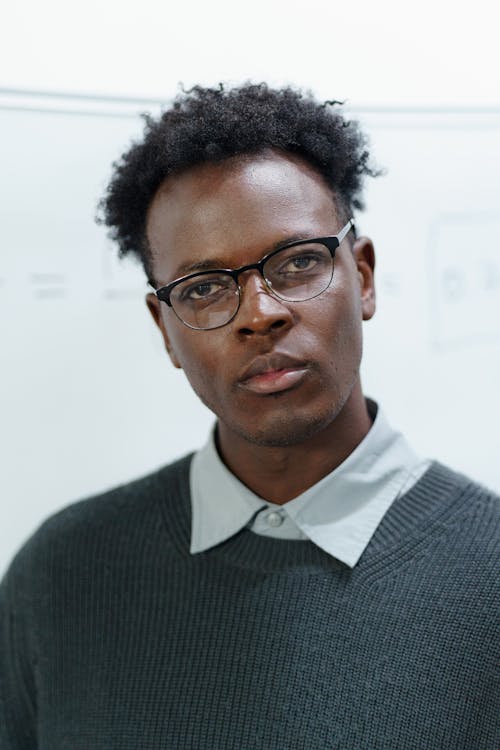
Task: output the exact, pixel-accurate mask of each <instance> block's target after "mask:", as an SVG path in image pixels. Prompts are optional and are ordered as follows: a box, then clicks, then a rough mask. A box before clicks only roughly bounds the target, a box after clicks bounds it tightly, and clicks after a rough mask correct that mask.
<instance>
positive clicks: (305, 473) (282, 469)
mask: <svg viewBox="0 0 500 750" xmlns="http://www.w3.org/2000/svg"><path fill="white" fill-rule="evenodd" d="M371 425H372V422H371V419H370V416H369V414H368V410H367V408H366V402H365V399H364V397H363V394H362V391H361V385H360V383H359V382H358V383H357V385H356V386H355V388H354V389H353V391H352V393H351V395H350V397H349V399H348V401H347V402H346V403H345V404H344V406H343V407H342V409H341V410H340V412H339V413H338V414H337V416H336V417H335V419H333V420H332V422H331V423H330V424H329V425H328V426H327V427H326V428H324V429H323V430H321V431H320V432H318V433H316V434H315V435H314V436H312V437H311V438H308V439H307V440H306V441H303V442H300V443H297V444H295V445H287V446H285V447H274V446H272V447H270V446H264V445H257V444H255V443H252V442H250V441H249V440H247V439H245V438H244V437H242V436H241V435H238V434H236V433H234V432H233V431H232V430H230V429H229V428H228V427H227V426H226V425H225V424H223V423H219V424H218V448H219V452H220V454H221V458H222V460H223V461H224V463H225V464H226V466H227V467H228V468H229V470H230V471H232V473H233V474H235V475H236V476H237V477H238V479H240V481H241V482H243V484H245V485H246V486H247V487H248V488H249V489H251V490H252V492H254V493H255V494H256V495H258V496H259V497H262V498H264V499H265V500H268V501H269V502H272V503H276V504H277V505H283V504H284V503H286V502H288V501H289V500H292V499H293V498H294V497H297V496H298V495H300V494H301V493H302V492H305V490H307V489H308V488H309V487H312V485H313V484H316V482H319V480H320V479H322V478H323V477H325V476H326V475H327V474H329V473H330V472H331V471H333V470H334V469H336V468H337V466H339V465H340V464H341V463H342V462H343V461H345V459H346V458H347V457H348V456H349V455H350V454H351V453H352V451H353V450H354V449H355V448H356V447H357V446H358V445H359V443H360V442H361V441H362V440H363V438H364V437H365V435H366V434H367V433H368V431H369V430H370V427H371Z"/></svg>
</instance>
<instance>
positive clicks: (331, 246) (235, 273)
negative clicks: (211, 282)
mask: <svg viewBox="0 0 500 750" xmlns="http://www.w3.org/2000/svg"><path fill="white" fill-rule="evenodd" d="M351 229H353V230H354V229H355V228H354V219H352V218H351V219H349V221H348V222H347V224H346V225H345V226H344V227H342V229H341V230H340V232H339V233H338V234H335V235H330V236H327V237H311V238H308V239H303V240H295V241H294V242H289V243H288V244H286V245H283V246H282V247H278V248H277V249H276V250H272V251H271V252H270V253H267V255H264V257H263V258H261V259H260V260H259V261H258V262H257V263H249V264H248V265H246V266H240V268H210V269H207V270H206V271H194V272H193V273H190V274H188V275H187V276H181V277H180V278H178V279H174V280H173V281H170V282H169V283H168V284H165V285H164V286H161V287H160V288H159V289H155V294H156V296H157V297H158V299H159V300H160V301H161V302H165V303H166V304H167V305H168V306H169V307H171V308H172V310H173V311H174V313H175V314H176V316H177V317H178V318H179V320H180V321H181V323H184V325H185V326H187V327H188V328H192V329H193V330H197V331H211V330H214V329H213V328H195V327H194V326H191V325H190V324H189V323H186V321H185V320H183V319H182V318H181V317H180V315H179V314H178V313H177V312H176V310H175V307H174V306H173V305H172V301H171V299H170V295H171V294H172V290H173V289H174V288H175V287H176V286H178V285H179V284H182V283H184V282H185V281H189V279H193V278H195V277H199V276H209V275H213V274H214V273H224V274H226V275H227V276H230V277H231V278H232V279H233V280H234V282H235V283H236V286H237V287H238V292H239V300H238V307H237V308H236V310H235V312H234V313H233V315H232V316H231V317H230V318H229V320H227V321H226V322H225V323H222V324H221V325H219V326H215V328H222V327H223V326H225V325H227V324H228V323H230V322H231V320H233V318H234V317H235V316H236V315H237V313H238V310H239V309H240V304H241V286H240V284H239V282H238V277H239V276H240V275H241V274H242V273H244V272H245V271H253V270H256V271H258V272H259V273H260V275H261V276H262V278H263V279H264V283H265V285H266V287H267V288H268V289H269V292H270V293H271V294H272V295H273V296H274V297H276V298H277V299H279V300H282V301H283V302H306V301H307V300H308V299H314V297H318V296H319V295H320V294H323V292H324V291H326V289H328V286H329V285H330V284H331V279H330V284H328V286H326V287H325V289H323V290H322V291H321V292H318V294H315V295H313V296H312V297H308V298H307V299H305V300H291V299H288V298H287V297H281V296H280V295H279V294H278V293H277V292H276V291H275V290H274V289H273V288H272V286H270V285H269V282H268V280H267V279H266V277H265V276H264V265H265V264H266V263H267V261H268V260H269V259H270V258H272V257H274V256H275V255H276V254H277V253H281V252H282V251H283V250H287V249H288V248H290V247H298V246H300V245H308V244H310V243H311V242H318V243H320V244H321V245H324V246H325V247H326V248H327V249H328V250H329V252H330V255H331V258H332V261H333V260H334V259H335V251H336V250H337V248H338V247H339V245H340V244H341V242H342V241H343V240H344V239H345V237H346V236H347V234H348V233H349V232H350V230H351ZM332 278H333V269H332ZM153 288H154V287H153Z"/></svg>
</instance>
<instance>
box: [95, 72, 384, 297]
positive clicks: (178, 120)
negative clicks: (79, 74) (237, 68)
mask: <svg viewBox="0 0 500 750" xmlns="http://www.w3.org/2000/svg"><path fill="white" fill-rule="evenodd" d="M341 104H342V102H338V101H336V100H331V101H327V102H324V103H319V102H317V101H316V100H315V99H314V98H313V96H312V95H311V94H309V93H303V92H301V91H299V90H295V89H293V88H290V87H286V88H282V89H272V88H270V87H269V86H268V85H267V84H265V83H260V84H249V83H248V84H245V85H242V86H239V87H236V88H231V89H226V88H225V87H224V86H223V85H222V84H221V85H220V86H219V87H218V88H203V87H201V86H195V87H194V88H192V89H190V90H189V91H183V92H182V93H181V94H180V95H179V96H178V97H177V98H176V99H175V100H174V102H173V104H172V106H171V107H170V108H169V109H168V110H166V111H165V112H164V113H163V114H162V115H161V116H160V117H159V118H158V119H155V118H153V117H151V116H150V115H143V118H144V120H145V128H144V135H143V138H142V140H141V141H140V142H136V143H133V144H132V146H131V147H130V148H129V150H128V151H126V152H125V153H124V154H123V155H122V157H121V159H120V160H119V161H117V162H115V163H114V165H113V167H114V172H113V175H112V178H111V181H110V183H109V185H108V188H107V192H106V194H105V196H104V197H103V199H102V200H101V202H100V204H99V215H98V221H99V222H100V223H103V224H105V225H106V226H107V227H109V236H110V237H111V238H112V239H113V240H114V241H116V242H117V243H118V248H119V254H120V256H121V257H123V256H125V255H128V254H129V253H132V254H133V255H135V256H136V257H137V258H139V259H140V260H141V261H142V264H143V267H144V270H145V272H146V275H147V277H148V279H149V281H151V282H152V283H154V281H153V280H154V276H153V269H152V257H151V251H150V249H149V247H148V243H147V241H146V234H145V223H146V214H147V210H148V208H149V206H150V204H151V201H152V199H153V197H154V195H155V193H156V191H157V190H158V188H159V187H160V185H161V183H162V182H163V180H164V179H165V178H166V177H168V176H170V175H173V174H179V173H180V172H183V171H184V170H186V169H188V168H189V167H193V166H195V165H198V164H202V163H205V162H213V163H216V162H221V161H223V160H224V159H228V158H230V157H232V156H236V155H240V154H241V155H243V154H252V153H259V152H262V151H263V150H265V149H269V148H273V149H278V150H281V151H285V152H289V153H293V154H297V155H299V156H300V157H302V158H303V159H304V160H305V161H306V162H308V163H309V164H311V166H313V167H314V168H315V169H316V170H317V171H318V172H319V173H321V174H322V175H323V177H324V178H325V180H326V182H327V184H328V185H329V186H330V187H331V188H332V192H333V194H334V197H335V198H336V201H337V204H338V208H339V210H340V211H341V213H342V214H344V215H346V214H349V215H351V214H352V212H353V210H354V209H362V208H363V202H362V200H361V189H362V181H363V177H364V176H365V175H370V176H376V175H377V174H378V173H379V172H377V171H376V170H374V169H372V168H371V167H370V165H369V152H368V149H367V140H366V137H365V136H364V135H363V133H362V132H361V131H360V129H359V126H358V123H357V122H355V121H352V120H346V119H345V118H344V117H343V116H342V115H341V114H340V112H339V110H338V107H339V106H340V105H341Z"/></svg>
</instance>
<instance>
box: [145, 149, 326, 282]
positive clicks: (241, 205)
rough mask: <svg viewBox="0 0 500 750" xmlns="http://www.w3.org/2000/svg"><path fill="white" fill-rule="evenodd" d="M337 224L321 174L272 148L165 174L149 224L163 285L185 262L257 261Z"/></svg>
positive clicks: (153, 202)
mask: <svg viewBox="0 0 500 750" xmlns="http://www.w3.org/2000/svg"><path fill="white" fill-rule="evenodd" d="M339 229H340V225H339V221H338V217H337V212H336V207H335V202H334V196H333V193H332V191H331V189H330V187H329V186H328V185H327V184H326V182H325V180H324V178H323V177H322V176H321V175H320V174H319V173H318V172H316V171H315V170H314V169H313V168H312V167H311V166H310V165H309V164H307V163H306V162H304V161H303V160H301V159H299V158H295V157H293V156H291V155H290V156H289V155H286V156H284V155H280V154H277V153H276V152H268V153H266V154H259V155H256V156H246V157H235V158H233V159H229V160H227V161H224V162H222V163H220V164H203V165H201V166H197V167H194V168H192V169H190V170H189V171H186V172H184V173H182V174H181V175H178V176H172V177H169V178H167V179H166V180H165V181H164V183H163V184H162V185H161V187H160V188H159V190H158V192H157V193H156V195H155V197H154V199H153V201H152V203H151V206H150V208H149V211H148V216H147V223H146V231H147V238H148V242H149V246H150V248H151V251H152V255H153V263H154V266H155V275H156V277H157V278H158V280H161V281H162V282H166V281H168V280H171V279H172V278H174V277H176V276H177V275H179V271H181V269H183V268H185V267H187V266H188V265H189V263H190V262H192V263H199V262H206V261H208V262H212V261H213V262H214V264H215V265H223V266H230V267H233V266H235V265H242V264H243V263H246V262H250V261H253V260H256V259H258V257H260V256H261V255H263V254H264V253H265V252H267V251H268V250H269V249H270V248H271V247H272V246H273V245H274V244H276V243H278V242H282V241H286V240H287V239H290V240H292V239H298V238H307V237H313V236H321V235H327V234H335V233H336V232H337V231H338V230H339Z"/></svg>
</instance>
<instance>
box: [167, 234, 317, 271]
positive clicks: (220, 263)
mask: <svg viewBox="0 0 500 750" xmlns="http://www.w3.org/2000/svg"><path fill="white" fill-rule="evenodd" d="M308 239H313V238H308V237H304V235H303V234H292V235H290V236H289V237H287V238H286V239H284V240H279V241H278V242H275V243H274V245H272V246H271V247H269V248H268V249H267V250H266V252H264V253H262V255H261V256H260V258H264V257H265V256H266V255H269V253H272V252H274V250H280V249H281V248H282V247H285V246H286V245H289V244H290V243H291V242H299V241H300V240H304V241H307V240H308ZM225 268H228V266H227V263H225V261H224V260H222V259H221V258H218V257H217V256H216V257H214V258H205V260H199V261H190V262H189V263H182V265H180V266H178V267H177V271H176V276H175V279H179V278H181V277H182V276H186V275H188V274H190V273H195V272H196V271H213V270H216V269H221V270H224V269H225ZM175 279H174V281H175Z"/></svg>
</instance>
